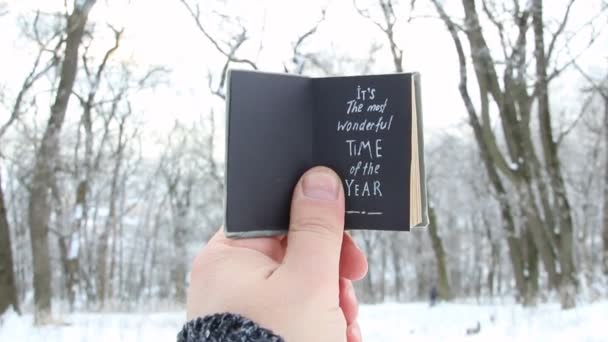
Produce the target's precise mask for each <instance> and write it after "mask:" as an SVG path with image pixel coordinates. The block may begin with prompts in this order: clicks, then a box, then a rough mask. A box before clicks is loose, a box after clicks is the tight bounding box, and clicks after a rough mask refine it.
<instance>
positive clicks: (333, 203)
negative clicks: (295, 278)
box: [283, 167, 344, 284]
mask: <svg viewBox="0 0 608 342" xmlns="http://www.w3.org/2000/svg"><path fill="white" fill-rule="evenodd" d="M343 232H344V190H343V189H342V182H341V180H340V178H339V177H338V175H336V173H335V172H333V171H332V170H331V169H329V168H326V167H315V168H312V169H310V170H308V171H307V172H306V173H305V174H304V175H303V176H302V178H300V181H299V182H298V184H297V185H296V187H295V189H294V193H293V197H292V201H291V216H290V224H289V232H288V234H287V240H288V242H287V251H286V254H285V259H284V261H283V264H284V265H285V266H287V267H293V269H294V270H296V271H297V273H298V274H300V275H302V277H303V278H304V279H306V280H307V281H310V280H318V281H320V282H319V283H318V284H337V282H338V272H339V263H340V251H341V249H342V236H343Z"/></svg>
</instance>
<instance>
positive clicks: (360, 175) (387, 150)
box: [313, 74, 412, 230]
mask: <svg viewBox="0 0 608 342" xmlns="http://www.w3.org/2000/svg"><path fill="white" fill-rule="evenodd" d="M411 77H412V75H411V74H394V75H377V76H354V77H335V78H318V79H314V84H313V89H314V98H315V117H314V128H313V134H314V139H313V157H314V161H315V163H316V164H320V165H326V166H329V167H331V168H332V169H333V170H335V171H336V172H337V173H338V174H339V175H340V177H341V178H342V181H343V185H344V191H345V194H346V210H347V212H346V228H347V229H382V230H409V228H410V221H409V211H410V199H409V196H410V160H411V108H412V106H411V105H412V100H411V90H412V89H411V84H412V82H411Z"/></svg>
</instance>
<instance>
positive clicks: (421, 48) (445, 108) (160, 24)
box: [0, 0, 608, 155]
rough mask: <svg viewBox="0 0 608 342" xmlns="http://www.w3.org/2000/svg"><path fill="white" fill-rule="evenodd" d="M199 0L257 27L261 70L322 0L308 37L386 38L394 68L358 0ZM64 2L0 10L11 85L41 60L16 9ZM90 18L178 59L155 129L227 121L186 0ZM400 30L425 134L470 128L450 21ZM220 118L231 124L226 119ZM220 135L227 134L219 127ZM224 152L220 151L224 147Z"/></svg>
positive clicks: (563, 89) (361, 42) (571, 85)
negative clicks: (214, 117) (208, 115)
mask: <svg viewBox="0 0 608 342" xmlns="http://www.w3.org/2000/svg"><path fill="white" fill-rule="evenodd" d="M200 2H201V3H212V4H213V5H212V7H211V8H206V11H205V12H206V13H207V14H208V17H207V21H206V22H208V23H209V30H210V31H211V32H212V34H214V35H217V36H218V37H220V38H221V37H223V35H225V32H223V30H226V25H223V24H222V22H221V21H218V19H217V18H218V16H217V15H214V14H213V13H212V11H211V10H215V11H217V12H219V13H222V14H226V15H229V16H232V17H240V18H241V20H242V22H243V24H244V25H245V26H246V27H247V28H248V30H249V33H250V36H251V40H250V41H249V42H248V43H246V45H245V46H244V49H243V55H242V56H245V57H248V58H252V59H255V60H256V61H257V62H258V64H259V66H260V68H261V69H262V70H266V71H282V69H283V63H284V62H286V61H288V60H289V57H290V56H291V49H292V44H293V43H294V42H295V40H296V39H297V37H298V36H299V35H301V34H302V33H303V32H305V31H307V30H308V29H309V28H310V27H312V25H314V23H315V22H316V21H317V20H318V19H319V18H320V16H321V9H322V8H327V14H326V20H325V21H324V22H323V23H322V24H321V25H320V27H319V30H318V32H317V33H316V34H315V36H314V37H313V38H312V39H311V40H310V41H309V44H308V45H306V47H305V49H306V50H307V51H314V50H320V51H331V52H332V53H335V54H336V55H343V56H350V57H353V58H364V57H365V56H367V54H368V52H369V49H370V46H371V45H372V42H373V41H378V42H380V43H382V44H384V45H385V48H384V50H382V51H381V52H379V53H377V55H376V56H377V57H378V60H377V63H376V65H375V66H374V68H373V69H372V70H373V72H375V73H385V72H391V71H392V70H393V67H392V61H391V59H390V53H389V51H388V49H387V47H386V41H385V37H384V36H382V35H381V33H380V32H379V30H378V28H377V27H375V26H374V25H373V24H372V23H370V22H369V21H367V20H366V19H363V18H361V17H360V16H359V15H358V14H357V12H356V11H355V10H354V8H353V5H352V4H353V3H352V1H351V0H307V1H295V0H294V1H285V0H262V1H251V0H231V1H224V2H222V1H200ZM402 2H404V3H409V1H402ZM445 2H446V4H447V5H448V9H450V7H449V6H454V7H451V9H454V10H456V11H455V12H454V13H458V7H457V6H458V3H459V2H457V1H455V0H450V1H445ZM360 3H361V4H364V3H365V1H363V0H361V1H360ZM418 3H419V4H420V6H419V8H420V10H419V12H418V13H416V14H417V15H420V16H425V15H428V14H431V15H434V13H433V12H432V11H429V10H427V9H428V6H427V5H428V1H423V0H419V1H418ZM545 3H546V4H549V3H550V4H551V6H550V7H549V6H548V5H547V12H548V15H547V16H548V17H549V19H548V20H550V16H551V14H554V15H561V14H562V13H563V10H564V6H563V3H564V1H562V0H557V1H555V0H552V1H545ZM579 3H580V4H579V5H578V7H575V9H574V11H573V15H572V19H571V20H572V23H573V25H572V26H571V28H572V30H574V29H575V28H577V27H578V26H581V25H582V23H583V22H584V20H583V19H584V18H587V17H590V16H592V15H593V14H594V13H597V10H598V8H599V2H598V1H595V0H579ZM62 4H63V0H44V1H41V0H19V1H17V0H14V1H9V4H8V9H9V11H10V12H9V15H8V16H5V17H2V18H0V32H2V33H1V34H0V49H1V51H3V53H2V54H1V55H0V56H1V57H0V58H2V63H0V75H2V83H3V84H4V85H5V86H6V85H7V84H9V85H14V84H19V83H20V82H21V81H22V79H23V77H24V76H25V74H26V72H27V68H28V67H30V65H31V61H32V60H33V56H32V55H31V51H28V50H27V49H26V47H27V45H26V44H25V42H24V41H23V39H22V38H20V37H19V30H18V27H17V25H16V24H15V23H16V21H15V20H16V18H18V16H19V15H24V14H27V13H30V15H31V13H32V11H33V10H34V9H37V8H40V9H41V10H43V11H49V12H50V11H53V10H57V9H61V8H62ZM204 10H205V9H204ZM398 12H399V13H398V14H401V15H402V16H404V17H405V16H407V15H408V12H407V11H406V10H405V9H398ZM91 20H92V21H93V22H97V23H100V24H103V23H105V22H110V23H112V24H113V25H115V26H118V27H121V26H124V27H125V28H126V39H125V41H124V42H123V44H122V46H121V48H120V53H119V54H118V55H117V56H116V58H120V59H123V60H127V61H130V62H131V63H135V64H137V65H138V66H139V67H142V68H145V67H146V66H150V65H158V64H161V65H167V66H169V67H170V68H171V70H172V73H171V76H170V86H169V87H168V88H166V89H161V90H158V91H157V92H156V93H155V94H154V96H150V94H149V93H148V94H147V97H146V98H145V99H140V101H141V103H140V108H144V112H145V121H146V125H147V126H146V128H147V129H148V131H149V133H150V134H163V132H165V131H166V128H167V127H170V126H171V123H172V122H173V121H174V118H175V117H176V116H177V117H180V118H181V119H183V120H184V121H188V120H191V119H192V118H194V117H197V116H198V115H199V114H201V113H205V112H209V110H210V108H212V107H215V108H216V113H217V114H218V115H220V117H218V119H219V120H218V121H221V120H223V106H221V102H219V101H218V99H216V98H213V97H212V96H210V95H209V91H208V88H207V75H208V73H209V72H210V71H211V72H215V73H218V72H219V70H221V69H220V68H221V67H222V64H223V60H222V56H221V55H219V54H218V53H217V51H215V50H214V49H213V48H212V46H211V44H210V43H209V42H208V41H207V40H206V39H205V38H204V36H203V35H202V34H201V33H200V32H199V31H198V30H197V28H196V26H195V24H194V21H193V20H192V18H191V17H190V16H189V14H188V13H187V11H186V9H185V7H184V6H183V5H182V4H181V3H180V2H179V1H178V0H132V1H131V2H130V3H128V2H127V1H122V0H108V1H105V0H99V1H98V4H97V5H96V6H95V8H94V9H93V11H92V13H91ZM396 31H397V40H398V42H399V43H400V44H401V45H402V47H403V49H404V62H405V63H404V66H405V68H406V70H408V71H418V72H420V73H421V74H422V86H423V87H422V90H423V115H424V124H425V133H426V134H427V136H431V135H433V134H436V133H437V132H443V131H445V130H446V129H448V130H450V131H455V130H456V128H457V127H462V126H463V123H464V121H465V119H466V115H465V112H464V107H463V105H462V101H461V99H460V96H459V94H458V90H457V85H458V65H457V60H456V55H455V53H454V46H453V43H452V41H451V38H450V36H449V34H448V33H447V32H446V31H445V29H444V26H443V24H442V23H441V22H440V21H439V20H438V19H436V18H419V19H415V20H413V21H412V22H411V23H410V24H406V23H405V22H404V21H403V20H401V22H399V23H398V24H397V26H396ZM579 36H580V37H582V38H580V39H578V40H573V43H572V48H573V50H575V49H576V48H577V45H576V44H577V42H579V45H580V44H582V42H583V41H584V40H585V39H584V38H585V37H584V34H583V33H581V34H579ZM98 38H99V40H98V42H97V44H96V48H97V49H99V51H100V53H101V52H103V51H105V49H107V47H108V46H110V45H111V44H112V43H113V42H112V40H111V37H110V36H105V37H104V36H101V37H98ZM260 41H263V49H262V50H261V52H260V53H259V54H258V53H257V51H258V50H259V44H260ZM530 41H532V40H530ZM606 42H608V41H607V40H606V35H603V36H602V37H601V40H600V42H599V43H598V44H596V47H595V48H594V50H591V51H589V52H588V53H586V54H585V55H584V56H583V58H582V60H581V61H582V64H583V65H585V66H586V67H589V68H590V70H598V71H599V70H600V68H601V70H605V68H604V67H605V66H606V64H607V63H606V56H608V53H607V52H606V49H605V47H606V46H608V44H605V43H606ZM566 57H567V56H566ZM235 67H236V66H235ZM241 67H244V66H241ZM577 79H578V78H577V77H576V76H575V75H574V74H571V75H570V76H566V78H564V80H563V81H561V83H560V84H557V85H555V89H556V90H555V91H557V92H560V93H561V94H563V97H561V98H563V99H568V98H571V99H572V98H575V97H577V96H579V94H578V93H577V89H578V88H579V86H578V85H576V82H577ZM15 82H16V83H15ZM472 90H473V91H474V87H472ZM74 104H75V102H74V103H73V105H74ZM72 107H74V106H72ZM3 115H6V112H2V111H0V119H1V117H2V116H3ZM0 121H2V120H0ZM219 127H223V124H222V125H221V126H219ZM218 139H219V141H223V137H221V136H220V137H218ZM218 154H219V155H221V154H222V153H221V151H219V152H218Z"/></svg>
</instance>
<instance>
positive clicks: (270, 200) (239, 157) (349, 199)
mask: <svg viewBox="0 0 608 342" xmlns="http://www.w3.org/2000/svg"><path fill="white" fill-rule="evenodd" d="M227 87H228V91H227V99H226V103H227V115H226V118H227V119H226V125H227V128H226V174H225V177H226V178H225V182H226V183H225V185H226V186H225V216H224V229H225V233H226V235H227V236H229V237H258V236H271V235H277V234H284V233H285V232H286V230H287V229H288V226H289V211H290V204H291V196H292V191H293V189H294V187H295V185H296V184H297V182H298V179H299V178H300V176H301V175H302V174H303V173H304V172H305V171H306V170H308V169H309V168H311V167H313V166H316V165H324V166H327V167H330V168H331V169H333V170H334V171H335V172H336V173H337V174H338V175H339V176H340V177H341V179H342V182H343V186H344V193H345V200H346V213H345V215H346V216H345V228H346V229H369V230H391V231H409V230H410V229H411V228H413V227H425V226H426V225H427V224H428V214H427V196H426V186H425V178H424V174H425V173H424V158H423V145H424V144H423V134H422V111H421V103H420V75H419V74H418V73H399V74H387V75H365V76H344V77H317V78H313V77H303V76H296V75H291V74H276V73H265V72H257V71H245V70H230V71H229V74H228V83H227Z"/></svg>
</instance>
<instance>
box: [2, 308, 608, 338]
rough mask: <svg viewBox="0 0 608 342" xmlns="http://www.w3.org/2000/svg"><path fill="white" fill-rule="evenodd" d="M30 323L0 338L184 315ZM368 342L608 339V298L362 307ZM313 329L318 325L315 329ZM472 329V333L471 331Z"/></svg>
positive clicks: (172, 326)
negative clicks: (571, 303) (574, 302)
mask: <svg viewBox="0 0 608 342" xmlns="http://www.w3.org/2000/svg"><path fill="white" fill-rule="evenodd" d="M63 320H64V321H65V322H66V324H65V325H60V326H47V327H42V328H40V327H32V317H31V315H25V316H18V315H16V314H14V313H7V314H6V315H5V316H4V317H2V318H0V341H44V342H54V341H91V342H93V341H145V342H148V341H175V336H176V334H177V332H178V330H179V329H180V328H181V325H182V324H183V322H184V313H180V312H168V313H103V314H102V313H79V314H73V315H69V316H65V317H63ZM360 324H361V330H362V333H363V340H364V341H366V342H367V341H383V342H384V341H488V340H491V341H493V342H495V341H534V342H538V341H568V342H572V341H593V342H595V341H598V342H599V341H604V342H605V341H608V301H600V302H596V303H593V304H586V305H581V306H579V307H577V308H576V309H573V310H567V311H562V310H560V308H559V305H557V304H542V305H539V306H538V307H536V308H533V309H524V308H522V307H521V306H518V305H513V304H505V305H476V304H455V303H449V304H439V305H436V306H434V307H429V305H428V304H427V303H408V304H391V303H387V304H380V305H364V306H362V307H361V311H360ZM311 329H314V327H311ZM467 330H468V333H467Z"/></svg>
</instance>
